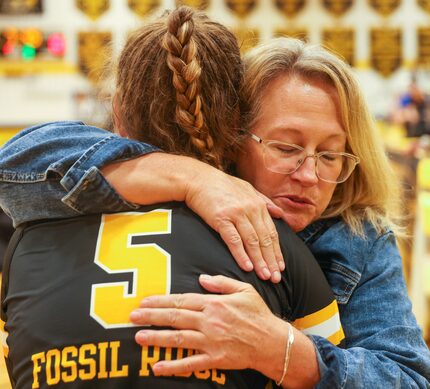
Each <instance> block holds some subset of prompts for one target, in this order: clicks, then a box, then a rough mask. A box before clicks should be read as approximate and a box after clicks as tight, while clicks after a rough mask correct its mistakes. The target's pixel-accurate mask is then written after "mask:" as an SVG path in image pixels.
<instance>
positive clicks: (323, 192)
mask: <svg viewBox="0 0 430 389" xmlns="http://www.w3.org/2000/svg"><path fill="white" fill-rule="evenodd" d="M335 189H336V184H330V183H323V185H321V187H320V199H319V200H320V201H319V204H318V205H319V207H318V213H319V214H318V217H320V216H321V214H322V213H324V211H325V210H326V208H327V207H328V205H329V203H330V200H331V198H332V197H333V193H334V190H335Z"/></svg>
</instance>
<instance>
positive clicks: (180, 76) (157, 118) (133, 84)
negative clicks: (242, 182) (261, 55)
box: [115, 6, 243, 170]
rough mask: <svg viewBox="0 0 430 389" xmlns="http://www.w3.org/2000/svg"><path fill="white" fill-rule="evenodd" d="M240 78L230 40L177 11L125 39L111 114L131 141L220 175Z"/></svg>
mask: <svg viewBox="0 0 430 389" xmlns="http://www.w3.org/2000/svg"><path fill="white" fill-rule="evenodd" d="M242 77H243V69H242V63H241V60H240V52H239V47H238V44H237V41H236V38H235V37H234V35H233V34H232V33H231V32H230V31H228V30H227V29H226V28H225V27H224V26H222V25H221V24H219V23H216V22H214V21H211V20H210V19H209V18H208V17H207V16H206V15H204V14H203V13H201V12H197V11H194V10H193V9H191V8H189V7H185V6H182V7H179V8H177V9H175V10H174V11H172V12H170V13H167V14H165V15H163V16H162V17H160V18H159V19H157V20H155V21H153V22H151V23H148V24H146V25H144V26H143V27H141V28H140V29H139V30H137V31H136V32H135V33H133V34H132V35H131V36H130V37H129V39H128V40H127V43H126V45H125V47H124V49H123V51H122V53H121V55H120V59H119V62H118V68H117V83H116V96H115V99H116V106H117V109H116V111H117V115H118V117H119V121H120V123H121V126H122V127H123V128H124V129H125V131H126V132H127V133H128V135H129V136H130V137H131V138H134V139H138V140H141V141H144V142H148V143H151V144H153V145H155V146H158V147H160V148H161V149H163V150H165V151H167V152H171V153H176V154H181V155H189V156H192V157H196V158H198V159H200V160H202V161H204V162H207V163H209V164H211V165H213V166H215V167H217V168H220V169H224V170H225V169H226V168H227V167H228V166H229V165H230V164H231V162H232V160H233V157H234V152H235V150H236V147H237V145H238V140H239V137H240V134H239V129H238V127H239V123H238V121H239V117H240V113H239V89H240V87H241V84H242Z"/></svg>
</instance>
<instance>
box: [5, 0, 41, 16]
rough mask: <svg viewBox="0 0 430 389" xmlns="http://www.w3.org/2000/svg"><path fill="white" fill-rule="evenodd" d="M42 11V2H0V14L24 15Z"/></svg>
mask: <svg viewBox="0 0 430 389" xmlns="http://www.w3.org/2000/svg"><path fill="white" fill-rule="evenodd" d="M42 11H43V9H42V0H0V14H5V15H26V14H34V13H41V12H42Z"/></svg>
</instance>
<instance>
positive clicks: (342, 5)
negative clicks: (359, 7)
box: [323, 0, 352, 16]
mask: <svg viewBox="0 0 430 389" xmlns="http://www.w3.org/2000/svg"><path fill="white" fill-rule="evenodd" d="M323 5H324V8H325V9H327V10H328V11H329V12H330V13H332V14H333V15H335V16H340V15H343V14H344V13H345V12H346V11H348V10H349V9H350V8H351V6H352V0H323Z"/></svg>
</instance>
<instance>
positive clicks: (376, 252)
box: [311, 232, 430, 389]
mask: <svg viewBox="0 0 430 389" xmlns="http://www.w3.org/2000/svg"><path fill="white" fill-rule="evenodd" d="M314 254H317V253H315V252H314ZM360 255H365V257H363V258H361V262H362V263H363V264H364V266H363V269H362V274H361V277H360V280H359V281H358V282H357V284H356V286H355V287H354V288H353V290H352V292H351V293H350V295H349V296H348V298H347V301H342V302H340V301H339V310H340V316H341V321H342V325H343V328H344V331H345V337H346V349H341V348H338V347H336V346H333V345H332V344H331V343H330V342H328V341H327V340H326V339H324V338H321V337H318V336H311V339H312V340H313V342H314V344H315V347H316V350H317V354H319V355H318V363H319V366H320V372H321V382H320V383H319V384H318V385H317V388H357V389H359V388H360V389H362V388H372V389H373V388H384V389H385V388H390V389H394V388H399V389H400V388H401V389H403V388H430V382H429V380H430V353H429V350H428V348H427V346H426V345H425V343H424V340H423V337H422V332H421V330H420V328H419V327H418V325H417V323H416V320H415V317H414V315H413V313H412V311H411V303H410V301H409V298H408V295H407V290H406V285H405V282H404V278H403V271H402V262H401V258H400V254H399V251H398V249H397V246H396V242H395V237H394V235H393V233H392V232H388V233H386V234H384V235H381V236H380V237H379V238H377V239H376V240H375V242H374V244H373V245H371V246H370V247H369V250H363V252H362V253H361V254H360ZM332 286H333V285H332ZM348 293H349V292H348Z"/></svg>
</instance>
